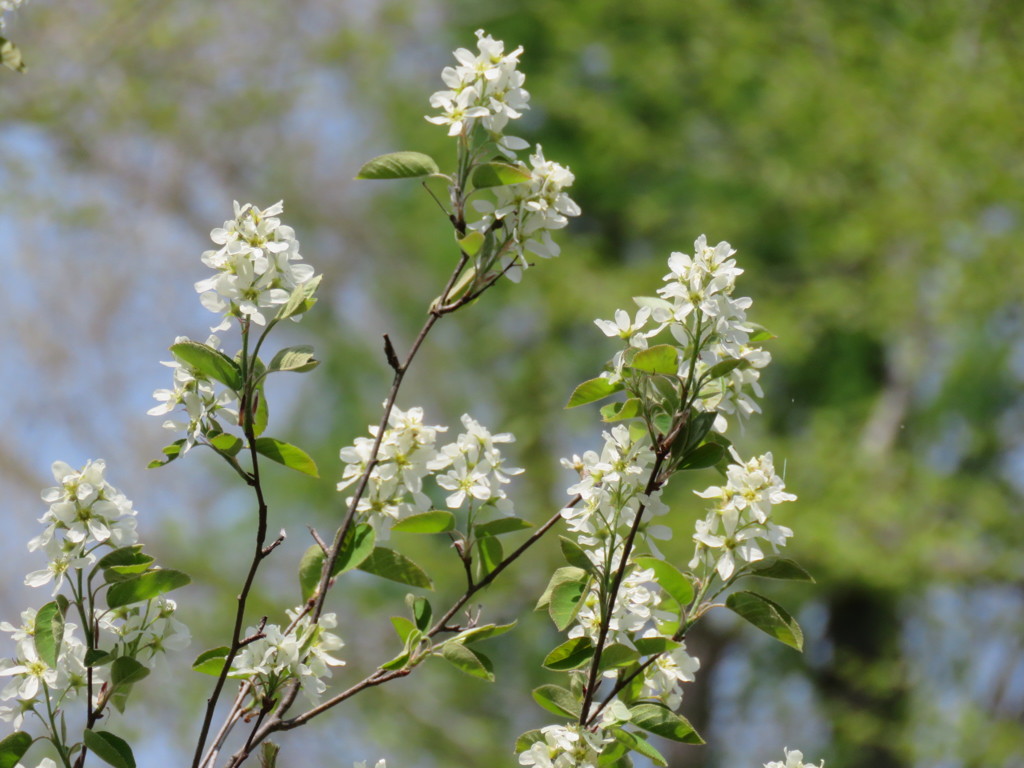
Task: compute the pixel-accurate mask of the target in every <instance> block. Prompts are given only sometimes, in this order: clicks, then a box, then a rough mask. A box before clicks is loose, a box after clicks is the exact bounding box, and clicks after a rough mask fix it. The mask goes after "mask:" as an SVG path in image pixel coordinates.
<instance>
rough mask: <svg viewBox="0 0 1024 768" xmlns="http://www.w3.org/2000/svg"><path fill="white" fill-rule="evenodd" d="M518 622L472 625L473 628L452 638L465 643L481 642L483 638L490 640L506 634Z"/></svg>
mask: <svg viewBox="0 0 1024 768" xmlns="http://www.w3.org/2000/svg"><path fill="white" fill-rule="evenodd" d="M515 626H516V622H514V621H513V622H512V623H510V624H484V625H483V626H480V627H472V628H471V629H465V630H463V631H462V632H459V634H457V635H455V637H453V638H452V640H455V641H457V642H460V643H462V644H463V645H471V644H472V643H479V642H480V641H482V640H490V639H491V638H492V637H497V636H498V635H504V634H505V633H506V632H508V631H510V630H512V629H515Z"/></svg>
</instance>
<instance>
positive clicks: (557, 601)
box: [548, 580, 589, 632]
mask: <svg viewBox="0 0 1024 768" xmlns="http://www.w3.org/2000/svg"><path fill="white" fill-rule="evenodd" d="M588 582H589V580H585V581H583V582H576V581H566V582H563V583H561V584H557V585H556V586H555V587H554V589H552V590H551V602H550V603H548V615H549V616H550V617H551V620H552V621H553V622H554V623H555V626H556V627H557V628H558V631H559V632H564V631H565V630H566V628H568V626H569V625H570V624H571V623H572V621H573V619H575V618H576V614H577V613H578V612H579V609H580V604H581V602H582V600H583V595H584V594H586V591H587V584H588Z"/></svg>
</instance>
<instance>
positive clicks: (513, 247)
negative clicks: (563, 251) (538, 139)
mask: <svg viewBox="0 0 1024 768" xmlns="http://www.w3.org/2000/svg"><path fill="white" fill-rule="evenodd" d="M519 165H520V166H521V167H522V168H523V170H524V171H529V173H530V180H529V181H527V182H523V183H522V184H509V185H506V186H500V187H495V188H494V198H495V199H494V201H493V202H492V201H490V200H478V201H476V202H475V203H474V204H473V207H474V208H475V209H476V210H477V212H479V213H480V214H482V218H481V219H480V220H479V221H476V222H474V223H473V224H471V225H470V228H471V229H474V230H477V231H479V232H481V233H484V234H486V233H487V232H490V231H492V230H493V229H494V228H496V227H497V226H499V225H501V226H504V228H505V232H506V236H507V240H506V245H505V261H504V262H503V266H504V267H506V268H508V275H509V278H510V279H511V280H513V281H518V279H519V271H520V269H522V268H524V267H526V266H527V261H526V253H527V252H529V253H532V254H535V255H537V256H540V257H541V258H545V259H547V258H551V257H553V256H557V255H558V254H559V253H560V249H559V247H558V244H557V243H555V241H554V240H553V239H552V238H551V230H555V229H561V228H562V227H564V226H565V225H566V224H568V223H569V218H568V217H570V216H579V215H580V207H579V205H577V204H576V202H575V201H574V200H573V199H572V198H570V197H569V195H568V193H567V192H566V191H565V190H566V189H567V188H568V187H571V186H572V184H573V182H574V181H575V180H576V177H575V176H573V174H572V172H571V171H570V170H569V169H568V168H566V167H565V166H563V165H559V164H558V163H556V162H553V161H551V160H546V159H545V158H544V151H543V149H542V148H541V146H540V145H539V144H538V145H537V151H536V152H535V153H534V154H532V155H530V166H529V167H527V166H526V165H525V164H524V163H521V162H520V163H519ZM517 267H518V269H517Z"/></svg>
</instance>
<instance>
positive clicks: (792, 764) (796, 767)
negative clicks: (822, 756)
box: [764, 747, 825, 768]
mask: <svg viewBox="0 0 1024 768" xmlns="http://www.w3.org/2000/svg"><path fill="white" fill-rule="evenodd" d="M785 753H786V761H785V762H782V761H781V760H774V761H772V762H770V763H765V764H764V768H824V765H825V761H824V760H822V761H821V762H820V763H818V765H815V764H814V763H805V762H804V753H803V752H801V751H800V750H798V749H793V750H791V749H789V748H788V747H787V748H786V749H785Z"/></svg>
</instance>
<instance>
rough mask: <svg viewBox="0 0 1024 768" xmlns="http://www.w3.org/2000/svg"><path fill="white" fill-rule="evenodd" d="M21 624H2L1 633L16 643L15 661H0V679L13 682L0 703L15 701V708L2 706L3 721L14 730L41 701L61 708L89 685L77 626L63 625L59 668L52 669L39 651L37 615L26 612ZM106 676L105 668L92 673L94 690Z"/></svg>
mask: <svg viewBox="0 0 1024 768" xmlns="http://www.w3.org/2000/svg"><path fill="white" fill-rule="evenodd" d="M21 621H22V623H21V626H19V627H15V626H13V625H11V624H10V623H8V622H6V621H5V622H3V623H2V624H0V630H3V631H4V632H8V633H10V634H11V637H12V639H13V640H14V641H15V656H14V658H13V659H4V660H2V661H0V677H10V678H11V681H10V682H9V683H7V685H5V686H4V688H3V689H2V690H0V701H4V702H8V701H11V700H12V699H13V700H14V702H13V704H4V705H3V706H0V719H2V720H5V721H7V722H9V723H11V724H12V726H13V727H14V729H15V730H19V729H21V727H22V724H23V723H24V720H25V715H26V714H28V713H30V712H36V707H37V706H38V705H39V704H40V703H41V697H43V698H50V699H51V701H52V702H53V703H54V704H55V705H56V706H61V705H63V704H64V703H65V702H70V701H73V700H75V699H76V698H77V697H78V695H79V694H80V693H81V692H82V691H84V690H85V689H86V685H87V677H86V667H85V652H86V647H85V644H84V643H83V642H82V641H81V640H80V639H79V638H78V633H77V630H78V627H77V626H76V625H75V624H72V623H70V622H68V623H66V624H65V625H64V636H63V639H62V642H61V643H60V653H59V655H58V657H57V664H56V666H53V667H51V666H49V665H48V664H47V663H46V662H45V661H44V660H43V659H41V658H40V656H39V651H38V650H37V649H36V645H35V634H36V611H35V610H33V609H28V610H26V611H23V612H22V614H21ZM105 672H106V670H105V669H103V668H96V669H94V670H93V685H94V686H95V688H94V690H97V691H98V690H99V688H100V686H101V685H102V683H103V681H104V679H105ZM40 714H42V713H40Z"/></svg>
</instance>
